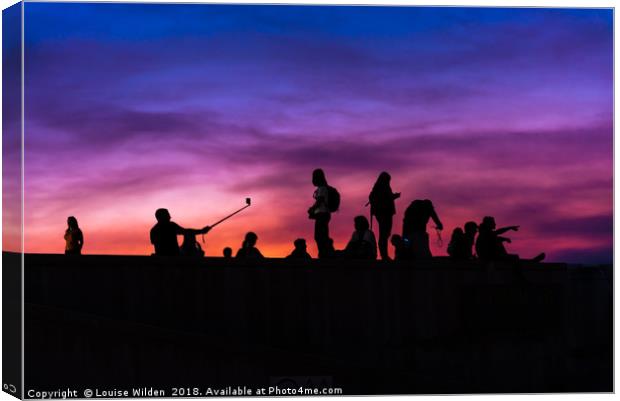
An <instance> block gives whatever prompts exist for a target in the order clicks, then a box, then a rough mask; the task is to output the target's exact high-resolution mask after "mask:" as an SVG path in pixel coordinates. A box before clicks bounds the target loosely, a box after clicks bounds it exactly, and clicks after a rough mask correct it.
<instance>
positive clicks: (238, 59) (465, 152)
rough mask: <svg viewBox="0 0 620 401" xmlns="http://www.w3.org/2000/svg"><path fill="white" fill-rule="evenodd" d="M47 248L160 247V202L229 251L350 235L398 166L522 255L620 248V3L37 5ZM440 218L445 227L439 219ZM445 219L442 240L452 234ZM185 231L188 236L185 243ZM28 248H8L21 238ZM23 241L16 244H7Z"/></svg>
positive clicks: (399, 175) (341, 240)
mask: <svg viewBox="0 0 620 401" xmlns="http://www.w3.org/2000/svg"><path fill="white" fill-rule="evenodd" d="M25 12H26V15H25V21H26V22H25V43H24V45H25V59H26V64H25V107H26V108H25V145H26V149H25V166H26V167H25V188H24V192H25V250H26V251H27V252H50V253H61V252H63V251H64V241H63V233H64V230H65V228H66V218H67V216H69V215H74V216H76V217H77V219H78V221H79V223H80V226H81V228H82V229H83V231H84V236H85V247H84V253H88V254H150V253H151V252H152V246H151V245H150V243H149V230H150V228H151V227H152V225H153V224H154V223H155V218H154V212H155V210H156V209H157V208H159V207H166V208H168V209H169V210H170V213H171V215H172V218H173V220H174V221H176V222H177V223H179V224H180V225H182V226H185V227H202V226H204V225H206V224H210V223H213V222H214V221H216V220H218V219H219V218H220V217H222V216H224V215H226V214H228V213H230V212H232V211H234V210H235V209H238V208H240V207H242V206H243V205H244V199H245V198H246V197H251V198H252V201H253V204H254V205H253V206H252V207H251V208H249V209H248V210H247V211H245V212H243V214H240V215H238V216H235V217H234V218H232V219H231V220H230V221H229V222H227V223H225V224H222V225H221V226H218V227H217V228H216V229H214V230H213V231H212V232H211V233H209V234H208V235H207V236H206V240H207V243H206V244H205V245H204V247H205V250H206V253H207V255H220V254H221V250H222V248H223V247H224V246H231V247H232V248H233V249H235V250H236V249H237V248H238V247H239V246H240V244H241V242H242V239H243V235H244V233H245V232H246V231H249V230H252V231H255V232H256V233H257V234H258V237H259V239H258V244H257V246H258V248H259V249H260V250H261V251H262V252H263V253H264V254H265V255H268V256H285V255H286V254H288V253H289V252H290V251H291V250H292V248H293V246H292V242H293V240H294V239H295V238H297V237H304V238H306V239H307V240H308V244H309V245H310V247H309V251H310V253H311V254H312V255H313V256H314V255H316V247H315V245H314V241H313V240H312V238H313V222H312V221H310V220H308V218H307V215H306V209H307V208H308V206H310V204H311V203H312V201H313V200H312V193H313V191H314V187H313V186H312V184H311V173H312V170H313V169H314V168H317V167H322V168H323V169H324V170H325V172H326V175H327V179H328V181H329V183H330V184H331V185H333V186H335V187H336V188H338V189H339V191H340V193H341V195H342V204H341V211H340V212H338V213H336V214H335V215H333V216H332V224H331V233H332V235H331V236H332V237H333V238H334V240H335V244H336V247H337V248H342V247H344V246H345V245H346V242H347V241H348V239H349V237H350V235H351V232H352V230H353V217H354V216H356V215H358V214H365V215H368V209H367V208H365V207H364V205H365V203H366V201H367V197H368V193H369V192H370V189H371V187H372V185H373V183H374V181H375V180H376V178H377V176H378V175H379V173H380V172H381V171H383V170H386V171H388V172H390V173H391V175H392V188H393V189H394V191H397V192H402V198H401V199H399V200H397V203H396V206H397V215H396V217H395V224H394V225H395V232H400V229H401V223H402V214H403V211H404V209H405V208H406V207H407V205H408V204H409V203H410V202H411V201H412V200H414V199H418V198H420V199H425V198H428V199H431V200H433V202H434V204H435V207H436V210H437V212H438V214H439V216H440V218H441V219H442V220H443V222H444V226H445V230H444V231H443V233H442V236H443V239H444V245H443V247H439V246H437V244H435V243H433V247H432V250H433V253H434V254H436V255H445V254H446V245H447V243H448V240H449V237H450V233H451V232H452V229H453V228H454V227H456V226H457V225H461V226H462V225H463V224H464V223H465V222H466V221H468V220H474V221H477V222H479V221H481V219H482V217H483V216H485V215H492V216H495V218H496V221H497V223H498V226H500V227H501V226H504V225H515V224H516V225H520V226H521V230H520V231H519V232H517V233H510V235H509V236H510V237H511V238H512V240H513V242H512V244H509V245H508V250H509V252H511V253H519V254H520V255H521V256H523V257H532V256H534V255H536V254H537V253H539V252H541V251H545V252H547V255H548V260H551V261H566V262H588V263H597V262H610V261H611V259H612V226H613V222H612V136H613V85H612V79H613V45H612V39H613V35H612V29H613V26H612V18H613V15H612V11H611V10H604V9H598V10H586V9H581V10H570V9H508V8H503V9H500V8H496V9H492V8H491V9H485V8H420V7H409V8H403V7H337V6H329V7H316V6H230V5H228V6H224V5H180V4H177V5H146V4H92V3H91V4H69V3H64V4H63V3H48V4H45V3H26V5H25ZM429 226H430V225H429ZM435 237H436V235H435V233H434V231H431V238H432V239H435ZM179 240H181V238H179ZM7 242H8V243H7ZM14 246H15V244H11V243H10V241H6V238H5V244H4V249H5V250H7V249H8V250H11V247H14Z"/></svg>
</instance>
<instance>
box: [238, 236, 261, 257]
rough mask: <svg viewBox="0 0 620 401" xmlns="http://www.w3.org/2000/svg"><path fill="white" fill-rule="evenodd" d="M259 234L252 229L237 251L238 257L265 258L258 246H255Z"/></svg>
mask: <svg viewBox="0 0 620 401" xmlns="http://www.w3.org/2000/svg"><path fill="white" fill-rule="evenodd" d="M257 240H258V235H256V233H253V232H252V231H250V232H248V233H247V234H246V235H245V239H244V240H243V243H242V244H241V249H239V250H238V251H237V256H236V258H237V259H263V258H264V256H263V254H262V253H260V251H259V250H258V248H256V247H255V245H256V241H257Z"/></svg>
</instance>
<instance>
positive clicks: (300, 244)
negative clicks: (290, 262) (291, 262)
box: [287, 238, 312, 259]
mask: <svg viewBox="0 0 620 401" xmlns="http://www.w3.org/2000/svg"><path fill="white" fill-rule="evenodd" d="M293 244H294V245H295V249H294V250H293V252H291V254H290V255H288V256H287V258H288V259H312V256H310V254H309V253H308V250H307V249H308V246H307V245H306V240H305V239H303V238H297V239H296V240H295V242H293Z"/></svg>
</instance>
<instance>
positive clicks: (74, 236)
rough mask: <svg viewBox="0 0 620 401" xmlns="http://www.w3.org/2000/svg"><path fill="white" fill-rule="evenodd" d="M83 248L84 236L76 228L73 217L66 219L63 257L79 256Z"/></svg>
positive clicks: (78, 228) (77, 227)
mask: <svg viewBox="0 0 620 401" xmlns="http://www.w3.org/2000/svg"><path fill="white" fill-rule="evenodd" d="M83 246H84V235H83V234H82V230H80V227H79V226H78V221H77V219H76V218H75V217H73V216H69V217H68V218H67V230H66V231H65V255H81V254H82V247H83Z"/></svg>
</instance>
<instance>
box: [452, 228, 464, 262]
mask: <svg viewBox="0 0 620 401" xmlns="http://www.w3.org/2000/svg"><path fill="white" fill-rule="evenodd" d="M464 254H465V233H464V232H463V229H462V228H461V227H457V228H455V229H454V230H453V231H452V236H451V237H450V243H449V244H448V255H450V257H452V258H453V259H459V260H463V259H465V256H464Z"/></svg>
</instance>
